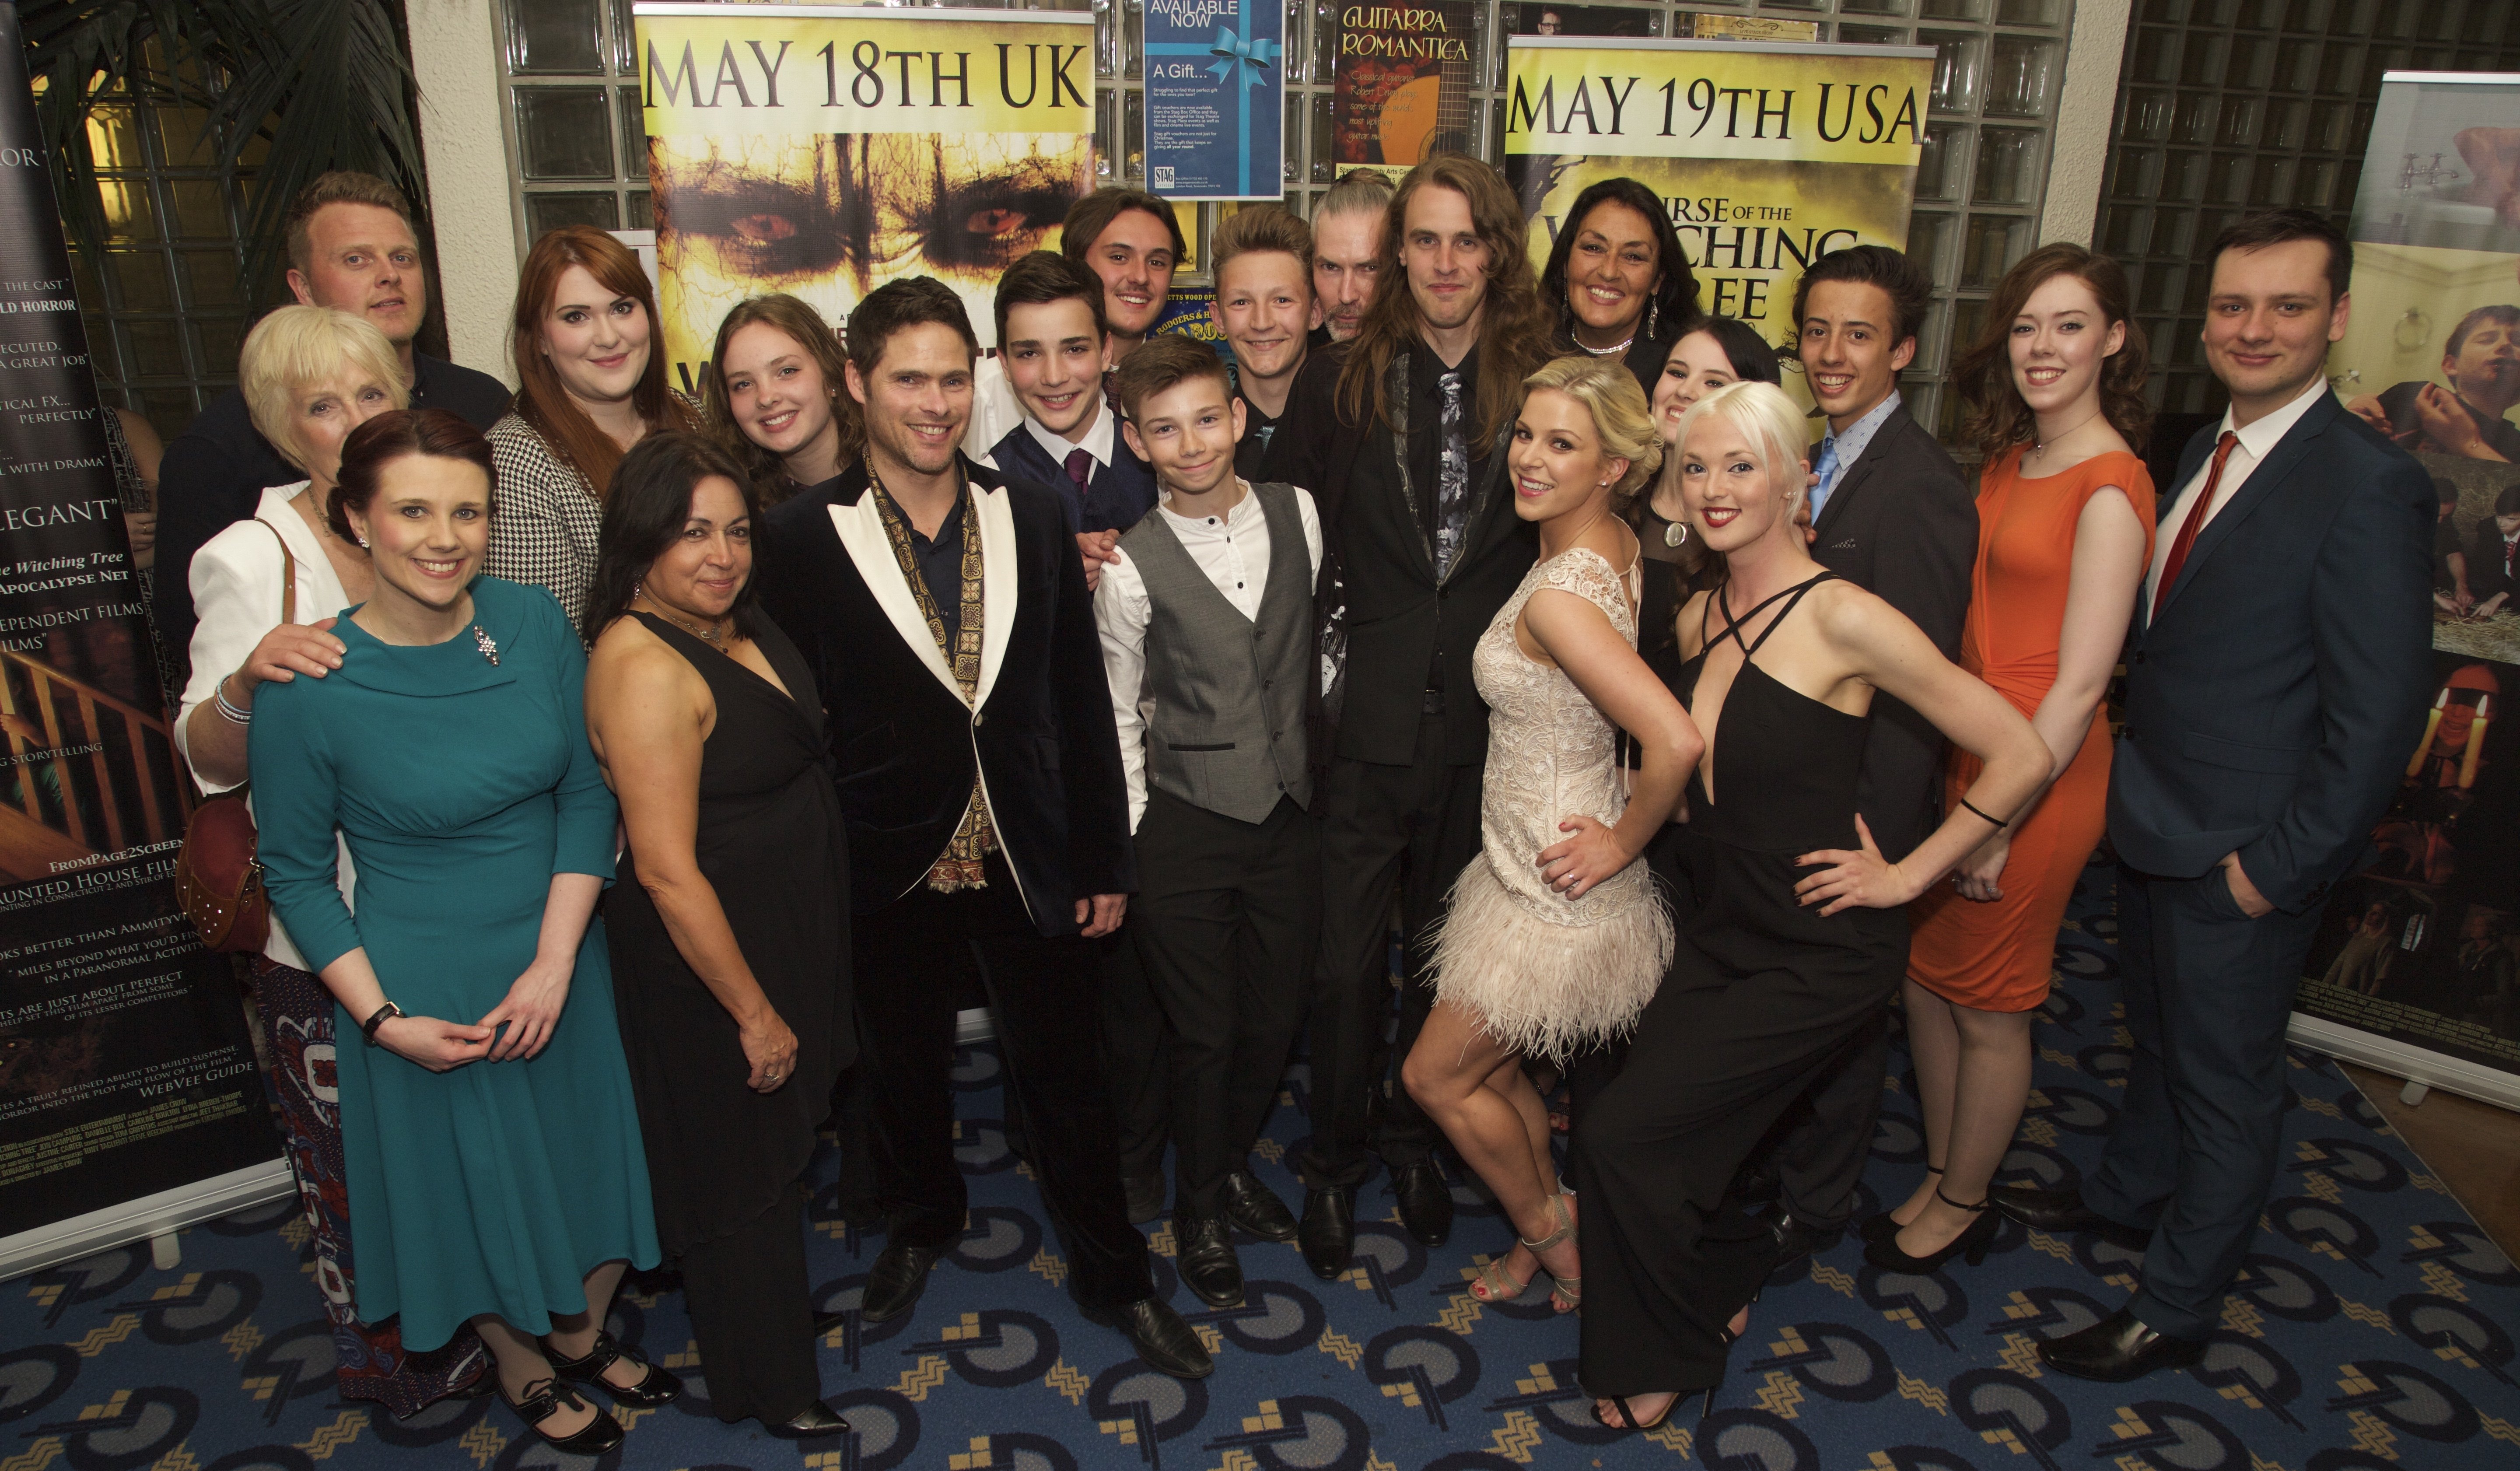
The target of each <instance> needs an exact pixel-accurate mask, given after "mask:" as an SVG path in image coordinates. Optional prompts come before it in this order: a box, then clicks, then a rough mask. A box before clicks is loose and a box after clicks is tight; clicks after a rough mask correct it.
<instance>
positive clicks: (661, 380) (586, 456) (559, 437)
mask: <svg viewBox="0 0 2520 1471" xmlns="http://www.w3.org/2000/svg"><path fill="white" fill-rule="evenodd" d="M655 336H656V295H655V292H654V290H652V289H651V288H650V287H649V285H648V273H647V272H646V271H644V270H642V269H640V266H639V257H638V256H636V255H634V254H632V253H631V252H630V247H629V246H627V245H623V244H621V243H620V242H619V241H617V240H614V239H613V238H612V237H611V236H609V235H607V234H605V233H604V232H603V231H601V230H598V229H596V228H595V227H594V226H592V225H563V226H562V227H561V228H560V229H558V230H554V231H552V232H551V233H549V234H547V235H545V236H544V237H543V238H542V239H540V240H538V241H536V242H534V247H533V249H531V250H529V251H527V252H526V253H525V264H524V268H523V270H521V271H520V272H518V274H517V307H516V315H515V318H514V320H513V321H512V322H511V324H510V331H509V336H508V352H509V355H510V356H511V357H512V358H514V359H515V360H516V365H517V407H516V409H515V410H514V411H513V412H511V413H510V414H509V415H508V417H507V418H505V419H502V420H500V421H499V422H498V423H494V424H492V425H491V426H490V447H491V450H492V452H493V453H494V454H496V455H497V457H498V463H499V523H498V525H497V526H495V527H493V528H492V530H491V536H490V554H489V563H488V567H487V570H488V571H489V573H490V575H491V576H493V577H504V578H506V579H507V580H509V581H511V582H529V583H532V584H534V585H535V586H537V587H543V588H549V589H550V590H551V595H552V596H553V597H554V598H557V599H559V600H560V606H561V611H562V612H563V613H565V614H567V615H568V619H569V622H570V623H572V624H574V623H576V622H577V621H578V617H579V614H580V613H581V612H582V611H583V610H584V608H585V605H586V580H587V578H588V577H589V576H591V575H592V574H593V573H594V570H595V541H596V535H597V531H598V528H599V527H600V526H601V525H602V523H603V520H604V496H605V491H606V488H607V486H609V485H610V484H611V483H612V468H613V467H614V466H616V465H618V464H620V463H621V456H622V452H623V451H625V450H627V449H629V448H630V446H632V445H634V444H637V443H638V442H639V441H640V440H641V439H643V438H645V437H647V435H648V434H650V433H651V432H652V431H654V430H656V429H688V428H696V427H697V426H698V416H697V415H696V414H694V413H693V412H692V408H691V405H690V404H688V403H686V402H684V401H683V399H682V397H681V396H680V395H679V394H677V393H675V392H674V391H673V390H672V389H670V388H668V387H666V386H665V355H664V352H663V350H662V348H663V345H664V344H662V343H660V342H658V341H656V340H655Z"/></svg>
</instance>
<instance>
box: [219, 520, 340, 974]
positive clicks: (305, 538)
mask: <svg viewBox="0 0 2520 1471" xmlns="http://www.w3.org/2000/svg"><path fill="white" fill-rule="evenodd" d="M306 483H307V482H305V481H303V480H300V481H298V482H297V483H296V484H294V485H275V486H272V487H270V488H268V489H266V490H264V491H263V493H262V504H261V505H259V506H257V507H255V508H254V513H253V516H254V518H253V519H252V520H249V521H237V522H235V523H233V524H231V525H230V526H229V527H228V528H227V529H226V530H224V531H221V532H220V533H219V534H218V535H216V536H214V537H211V538H210V539H209V540H208V541H207V542H205V543H203V546H202V550H201V551H199V552H196V553H194V554H193V565H192V572H191V576H190V581H191V584H192V589H193V610H194V612H195V613H196V614H198V615H199V616H200V618H201V622H200V623H198V624H196V625H195V626H194V628H193V681H192V683H191V684H189V685H187V686H185V687H184V700H183V705H182V707H181V708H180V709H178V710H177V712H176V715H175V749H177V750H178V751H181V752H183V754H184V763H185V765H186V766H187V767H190V766H191V765H192V761H193V753H192V749H191V745H192V725H193V712H194V711H195V710H197V709H200V708H201V707H202V706H203V705H205V704H207V703H209V701H210V699H211V697H212V694H213V691H216V690H217V689H218V684H219V681H221V680H223V679H226V678H227V677H228V676H229V675H231V674H233V673H235V672H236V671H237V669H238V667H239V666H241V665H242V664H244V663H245V661H246V656H247V655H248V654H250V653H252V652H253V649H254V646H255V645H257V644H260V643H261V642H262V636H263V635H265V634H267V633H269V632H271V631H272V630H273V629H275V628H278V627H279V626H280V604H281V591H280V573H281V560H280V542H283V541H285V542H287V543H288V544H289V555H290V556H291V557H293V558H295V559H296V562H297V609H296V619H297V621H298V622H299V623H301V624H304V623H313V622H316V621H318V620H320V619H324V618H330V617H334V616H336V615H337V614H339V613H340V612H341V610H342V609H343V608H345V607H347V606H348V605H349V602H350V597H349V594H348V593H347V592H345V591H343V589H342V587H341V578H340V575H339V574H338V573H337V572H335V571H334V570H333V562H332V559H331V558H330V557H326V556H325V555H324V547H323V544H322V543H321V542H319V541H317V540H316V538H315V531H314V528H313V527H311V526H308V525H307V524H306V518H305V517H304V516H301V515H299V514H298V513H297V510H296V508H295V507H293V506H292V505H290V504H289V503H290V502H291V501H293V500H294V499H295V498H296V496H297V493H298V492H299V491H302V490H304V489H305V488H306ZM275 530H276V531H278V532H279V533H280V538H279V541H275V540H273V538H272V532H273V531H275ZM301 678H302V676H301ZM210 718H211V719H213V720H217V719H221V718H223V717H220V716H218V715H215V714H214V715H212V716H211V717H210ZM193 780H195V781H196V782H198V783H200V785H201V787H202V790H203V791H205V792H209V793H212V794H216V793H218V792H223V791H228V790H231V789H233V788H235V787H236V786H237V785H238V784H239V783H237V782H234V781H213V780H210V779H209V778H207V777H205V776H203V775H202V773H201V772H200V771H199V770H195V771H194V772H193ZM252 805H253V797H252V794H251V793H248V794H247V796H246V806H247V807H248V810H250V809H251V807H252ZM334 841H335V842H336V843H337V844H339V847H340V862H341V869H340V874H341V876H340V883H341V902H342V903H343V904H349V903H350V893H351V886H352V884H353V882H354V881H355V877H356V875H355V874H353V873H352V871H351V869H350V847H349V844H348V843H346V842H342V841H341V839H340V837H339V835H338V834H336V835H335V838H334ZM262 953H263V955H264V957H265V958H268V959H270V960H272V961H274V962H275V963H277V964H281V965H286V966H289V967H290V968H291V969H293V970H303V969H305V968H306V958H305V957H303V956H301V955H299V954H298V953H297V947H296V946H295V945H293V944H291V943H290V939H289V935H288V932H287V931H285V930H283V929H282V928H281V927H280V916H279V915H278V914H273V915H272V916H271V942H270V943H269V944H267V945H265V946H264V947H263V948H262Z"/></svg>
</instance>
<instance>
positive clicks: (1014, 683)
mask: <svg viewBox="0 0 2520 1471" xmlns="http://www.w3.org/2000/svg"><path fill="white" fill-rule="evenodd" d="M964 472H965V474H966V475H967V477H968V478H969V480H970V481H971V483H972V484H973V485H975V486H977V487H978V488H979V493H978V494H976V495H973V496H972V497H971V502H972V504H971V507H970V511H969V513H971V514H974V515H977V516H978V517H979V522H980V547H981V557H982V568H983V577H984V579H985V580H984V583H983V586H984V587H985V589H986V598H987V607H988V619H987V622H986V624H985V625H984V627H983V631H982V639H983V644H982V649H981V655H980V678H979V708H978V709H977V710H976V711H974V710H973V709H972V708H971V707H970V706H968V705H967V704H965V703H964V701H963V696H962V693H961V691H960V690H959V688H958V687H957V686H956V685H955V684H954V679H953V674H952V672H951V671H950V670H949V669H948V668H947V666H946V664H945V661H944V657H943V655H942V654H940V653H939V652H938V650H937V647H936V641H935V637H934V636H933V635H932V634H931V633H930V632H929V631H928V628H927V625H926V622H925V621H924V619H923V617H922V614H921V613H920V611H919V604H918V601H917V598H916V596H915V595H914V594H913V593H912V592H911V591H910V585H909V584H908V583H907V582H906V581H904V580H903V578H902V574H901V564H900V562H899V560H898V559H897V557H896V555H895V553H894V552H893V550H892V544H891V542H890V541H889V540H888V539H887V538H886V536H885V534H884V530H883V525H882V522H881V519H880V518H879V517H878V516H877V513H876V511H875V506H874V503H873V502H872V501H871V500H869V499H868V498H867V494H866V490H867V472H866V464H865V462H864V461H860V462H859V463H857V464H855V465H852V466H850V467H849V468H848V469H847V470H846V471H844V472H843V473H842V474H841V475H840V476H839V478H838V479H836V480H834V481H832V487H831V490H830V491H829V493H828V494H824V495H811V496H798V497H796V498H795V499H793V500H789V501H785V502H782V503H781V504H780V505H778V506H777V507H775V508H773V509H772V510H771V512H770V513H769V514H768V516H766V517H765V518H764V525H763V533H762V536H761V539H760V545H759V550H758V552H757V554H756V557H757V566H758V568H759V570H758V572H757V573H756V575H757V576H758V577H759V579H760V583H761V602H762V606H763V608H764V609H765V610H766V611H767V612H768V613H769V614H770V616H771V618H772V620H773V621H775V622H776V623H777V624H778V625H779V627H780V630H781V631H782V632H784V633H786V634H787V637H788V638H789V639H790V640H791V641H793V642H794V644H795V646H796V650H797V652H799V653H801V654H803V655H804V656H805V662H806V664H807V665H808V666H809V667H810V668H812V670H813V672H814V683H815V686H816V688H818V689H820V690H821V691H823V699H824V701H825V703H826V705H827V706H828V707H829V715H830V719H829V720H827V721H826V722H825V725H824V729H825V731H826V732H828V735H829V739H830V741H831V752H832V761H833V763H834V773H833V774H834V777H835V778H836V780H837V781H838V783H839V792H840V811H841V815H842V817H843V818H844V819H845V821H846V822H847V825H848V834H849V877H850V880H851V888H852V890H853V893H854V901H855V908H856V911H857V913H859V914H871V913H874V912H875V911H877V910H880V909H882V908H883V907H884V906H885V905H888V904H890V903H892V902H893V901H894V900H896V899H898V898H900V897H901V896H902V895H904V894H906V893H908V892H910V890H911V889H913V888H914V887H916V886H917V885H918V884H919V883H920V882H921V881H922V879H924V878H925V876H926V874H927V870H928V869H929V868H930V867H932V866H933V865H934V864H935V862H936V860H937V858H938V857H939V856H941V855H942V854H943V853H944V851H945V845H946V844H947V843H949V842H950V841H952V840H953V836H954V829H955V827H956V826H957V825H959V824H960V823H961V822H962V820H963V812H964V809H965V808H966V807H967V805H968V804H969V802H970V797H971V779H972V776H973V774H974V773H975V772H976V773H977V774H978V775H979V776H980V777H981V778H982V780H984V781H985V782H986V784H987V790H988V798H989V819H990V822H991V823H992V824H993V825H995V827H996V828H997V834H998V847H999V849H1000V851H1001V852H1003V853H1004V854H1005V855H1006V860H1007V866H1008V867H1009V868H1010V869H1012V870H1013V872H1014V877H1015V887H1016V888H1017V889H1018V890H1019V891H1020V892H1021V894H1022V897H1023V901H1024V906H1025V909H1026V910H1027V912H1028V913H1029V914H1031V916H1032V921H1033V924H1034V926H1035V927H1036V928H1038V929H1039V930H1040V931H1041V932H1042V933H1043V934H1045V935H1066V934H1074V933H1075V932H1076V929H1077V924H1076V914H1075V903H1076V901H1077V900H1079V899H1083V898H1087V897H1089V896H1091V895H1095V894H1125V893H1129V892H1132V891H1134V890H1135V889H1136V888H1137V887H1138V877H1137V860H1136V857H1135V853H1134V850H1133V849H1132V847H1131V845H1130V842H1129V788H1128V782H1127V780H1126V779H1125V778H1124V777H1123V776H1122V774H1121V767H1120V737H1119V735H1118V732H1117V730H1116V728H1115V727H1114V725H1113V722H1112V719H1111V690H1110V685H1109V683H1108V682H1107V681H1106V680H1105V678H1104V677H1103V673H1102V636H1101V634H1100V633H1099V632H1098V631H1097V630H1096V628H1095V624H1094V603H1093V600H1092V597H1091V595H1089V594H1088V593H1087V592H1086V591H1085V564H1084V562H1083V561H1082V560H1081V559H1080V558H1079V557H1077V555H1076V543H1075V541H1074V539H1073V537H1072V535H1071V533H1070V532H1069V530H1068V528H1067V526H1066V525H1065V523H1064V522H1063V520H1062V519H1061V514H1060V511H1059V505H1058V498H1057V496H1055V495H1053V494H1052V493H1051V492H1050V491H1049V490H1047V489H1045V488H1043V487H1041V486H1039V485H1034V484H1031V483H1029V482H1026V481H1023V480H1018V479H1012V478H1006V477H1002V476H1000V475H997V474H994V473H992V472H991V471H989V470H988V469H987V468H984V467H979V466H972V465H965V466H964ZM2426 483H2427V489H2426V492H2425V493H2426V494H2428V495H2429V494H2430V493H2431V492H2430V489H2429V484H2430V482H2426Z"/></svg>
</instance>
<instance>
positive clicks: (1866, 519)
mask: <svg viewBox="0 0 2520 1471" xmlns="http://www.w3.org/2000/svg"><path fill="white" fill-rule="evenodd" d="M1814 453H1815V455H1816V454H1817V453H1818V452H1817V451H1814ZM1813 530H1814V531H1816V532H1817V533H1818V534H1819V535H1818V539H1817V540H1816V541H1814V542H1813V543H1812V549H1811V551H1812V556H1813V557H1814V558H1816V559H1817V560H1818V561H1819V562H1820V564H1821V565H1822V566H1823V567H1826V568H1828V569H1829V570H1830V571H1832V572H1835V573H1837V574H1838V575H1839V576H1840V577H1843V578H1845V579H1846V580H1847V581H1849V582H1852V583H1854V584H1855V585H1856V586H1857V587H1860V588H1862V589H1864V590H1865V591H1866V592H1868V593H1871V594H1872V595H1873V596H1875V597H1877V598H1879V599H1880V600H1881V601H1882V602H1887V603H1889V604H1890V605H1891V606H1892V607H1895V608H1897V609H1898V610H1899V611H1900V612H1902V613H1905V614H1907V616H1908V620H1909V621H1910V622H1912V623H1913V624H1915V625H1916V626H1917V627H1918V628H1920V629H1923V630H1924V632H1925V637H1926V638H1928V639H1931V640H1933V641H1934V646H1935V647H1936V648H1939V649H1941V650H1942V651H1943V657H1944V658H1947V659H1951V660H1954V661H1958V658H1959V654H1960V630H1961V628H1962V626H1963V625H1964V624H1966V623H1967V621H1968V602H1969V573H1970V569H1971V568H1973V567H1974V566H1975V565H1976V563H1977V497H1976V495H1975V494H1974V493H1973V492H1972V490H1971V489H1970V484H1969V481H1968V479H1967V477H1966V476H1964V475H1962V474H1961V473H1960V468H1959V466H1958V465H1957V464H1955V463H1954V462H1953V460H1952V457H1951V455H1950V453H1949V452H1947V451H1946V450H1944V448H1943V447H1942V446H1941V445H1939V444H1937V443H1935V442H1934V436H1933V435H1932V434H1930V433H1928V432H1926V430H1925V426H1924V425H1923V424H1920V423H1916V421H1915V420H1913V419H1912V418H1910V417H1909V415H1908V410H1907V406H1906V405H1904V404H1903V405H1901V406H1900V407H1898V408H1896V409H1893V410H1891V411H1890V417H1889V418H1888V419H1887V420H1884V421H1883V422H1882V424H1881V427H1880V429H1879V430H1877V431H1876V432H1875V433H1874V434H1873V436H1872V439H1871V441H1870V442H1869V443H1868V444H1866V445H1865V446H1864V453H1863V454H1861V455H1858V456H1857V457H1856V459H1855V463H1854V464H1853V465H1850V466H1848V467H1847V468H1845V469H1844V470H1842V471H1840V472H1839V474H1838V481H1837V484H1836V486H1835V487H1834V488H1832V489H1831V490H1830V491H1829V495H1828V500H1827V501H1826V502H1825V503H1824V504H1823V506H1822V508H1821V513H1820V520H1819V522H1818V523H1816V524H1815V525H1814V527H1813ZM1944 748H1945V742H1944V740H1943V735H1942V733H1941V732H1940V731H1937V730H1935V729H1934V726H1933V723H1932V722H1931V721H1928V720H1927V719H1925V717H1923V716H1922V715H1919V714H1917V713H1916V712H1915V711H1914V710H1912V709H1910V708H1909V707H1908V706H1906V705H1904V704H1902V703H1900V702H1899V701H1897V700H1895V699H1892V698H1890V697H1889V696H1887V695H1875V696H1874V697H1873V700H1872V734H1871V736H1870V738H1869V739H1868V740H1867V741H1866V743H1865V747H1864V771H1863V775H1862V776H1861V777H1860V778H1858V780H1857V782H1856V810H1857V811H1859V812H1861V813H1863V814H1864V821H1865V824H1866V825H1868V826H1869V827H1870V828H1871V829H1872V836H1873V839H1874V841H1876V842H1878V843H1879V844H1880V845H1881V852H1882V855H1883V856H1884V857H1886V858H1889V859H1892V860H1894V861H1895V860H1897V859H1899V858H1902V857H1905V856H1906V855H1907V853H1908V851H1909V850H1910V849H1912V848H1913V847H1915V846H1916V845H1917V844H1918V843H1921V842H1923V841H1924V840H1925V839H1926V837H1927V836H1928V835H1930V834H1931V833H1932V832H1933V830H1934V828H1935V827H1936V826H1937V825H1940V824H1941V822H1942V811H1943V804H1942V796H1943V791H1942V784H1943V780H1942V779H1943V754H1944Z"/></svg>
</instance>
